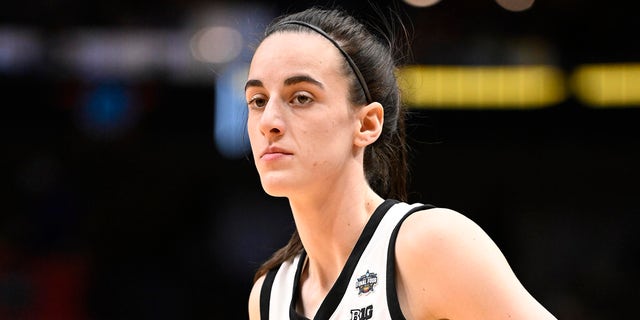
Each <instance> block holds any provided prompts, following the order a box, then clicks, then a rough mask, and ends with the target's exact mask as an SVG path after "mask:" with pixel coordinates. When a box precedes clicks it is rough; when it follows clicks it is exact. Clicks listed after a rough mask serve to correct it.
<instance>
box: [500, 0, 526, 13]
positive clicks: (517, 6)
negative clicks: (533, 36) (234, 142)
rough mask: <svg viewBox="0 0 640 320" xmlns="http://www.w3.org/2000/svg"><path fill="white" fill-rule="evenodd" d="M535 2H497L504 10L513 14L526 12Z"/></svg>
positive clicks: (523, 0) (508, 0) (515, 0)
mask: <svg viewBox="0 0 640 320" xmlns="http://www.w3.org/2000/svg"><path fill="white" fill-rule="evenodd" d="M533 2H534V0H496V3H497V4H498V5H500V6H501V7H502V8H503V9H505V10H508V11H513V12H519V11H524V10H527V9H529V8H531V6H533Z"/></svg>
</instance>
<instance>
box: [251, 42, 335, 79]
mask: <svg viewBox="0 0 640 320" xmlns="http://www.w3.org/2000/svg"><path fill="white" fill-rule="evenodd" d="M340 58H341V56H340V52H339V51H338V49H337V48H335V47H334V46H333V44H332V43H331V42H329V41H328V40H327V39H325V38H324V37H322V36H321V35H319V34H315V33H313V31H311V32H309V33H307V32H282V33H274V34H272V35H270V36H268V37H267V38H265V39H264V40H263V41H262V43H261V44H260V45H259V46H258V49H257V50H256V52H255V53H254V56H253V59H252V60H251V67H250V69H249V75H250V78H261V77H265V76H267V75H271V76H273V75H276V74H282V73H283V72H289V73H290V72H303V73H312V74H315V73H325V74H328V73H334V74H339V72H337V71H339V70H340V67H341V63H340V62H341V60H340Z"/></svg>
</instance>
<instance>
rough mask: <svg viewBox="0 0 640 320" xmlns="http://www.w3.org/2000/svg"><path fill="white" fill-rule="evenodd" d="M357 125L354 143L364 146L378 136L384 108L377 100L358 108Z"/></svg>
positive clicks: (382, 121)
mask: <svg viewBox="0 0 640 320" xmlns="http://www.w3.org/2000/svg"><path fill="white" fill-rule="evenodd" d="M358 119H359V127H358V131H357V132H356V137H355V139H354V143H355V145H357V146H359V147H366V146H368V145H370V144H372V143H374V142H375V141H376V140H378V137H380V134H381V133H382V125H383V123H384V108H383V107H382V105H381V104H380V103H379V102H372V103H370V104H368V105H366V106H364V107H362V108H360V110H358Z"/></svg>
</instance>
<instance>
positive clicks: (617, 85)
mask: <svg viewBox="0 0 640 320" xmlns="http://www.w3.org/2000/svg"><path fill="white" fill-rule="evenodd" d="M570 81H571V86H572V88H573V91H574V93H575V95H576V97H577V98H578V99H579V100H581V102H582V103H583V104H584V105H586V106H590V107H597V108H611V107H614V108H615V107H624V106H631V105H635V106H640V63H605V64H589V65H582V66H579V67H578V68H577V69H576V70H575V71H574V72H573V74H572V77H571V79H570Z"/></svg>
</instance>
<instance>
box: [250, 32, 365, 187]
mask: <svg viewBox="0 0 640 320" xmlns="http://www.w3.org/2000/svg"><path fill="white" fill-rule="evenodd" d="M343 59H344V58H343V57H342V56H341V55H340V52H339V51H338V50H337V49H336V48H335V47H334V46H333V44H331V42H329V41H327V39H325V38H323V37H322V36H320V35H316V34H313V33H295V32H285V33H276V34H272V35H270V36H269V37H267V38H266V39H265V40H264V41H263V42H262V43H261V44H260V46H259V47H258V49H257V50H256V52H255V54H254V56H253V60H252V61H251V66H250V69H249V76H248V81H247V84H246V89H245V96H246V99H247V102H248V108H249V112H248V121H247V130H248V133H249V139H250V142H251V149H252V151H253V157H254V161H255V164H256V167H257V170H258V173H259V174H260V180H261V183H262V186H263V188H264V189H265V191H266V192H267V193H268V194H270V195H273V196H286V197H289V196H291V195H294V194H296V193H301V192H302V193H304V192H307V193H311V192H312V193H317V192H319V191H326V190H327V188H330V187H331V184H332V183H335V181H338V179H339V178H341V177H342V175H343V174H344V173H345V168H348V167H349V166H352V165H353V162H352V161H354V144H353V143H354V135H355V133H356V131H357V130H358V129H357V128H358V119H357V118H356V114H355V112H354V109H353V108H352V107H351V105H350V103H349V99H348V83H349V79H348V78H347V77H346V76H345V75H344V72H343V63H344V61H343Z"/></svg>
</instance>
